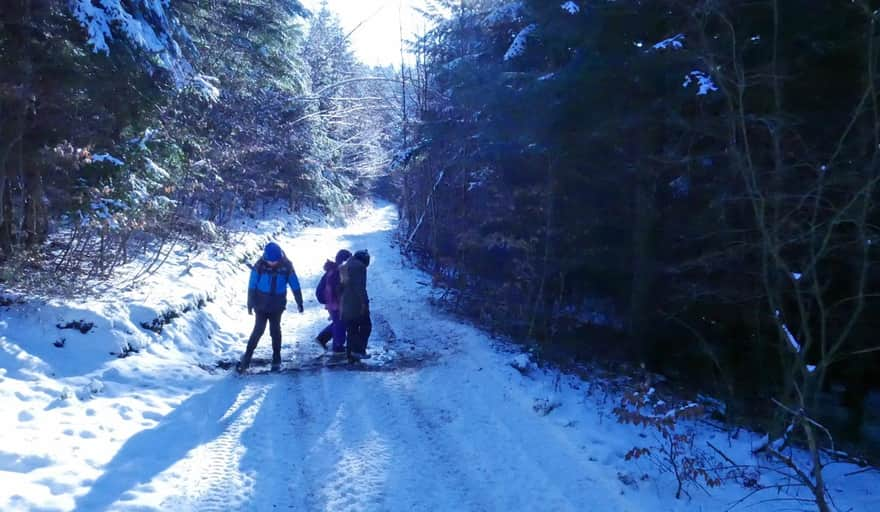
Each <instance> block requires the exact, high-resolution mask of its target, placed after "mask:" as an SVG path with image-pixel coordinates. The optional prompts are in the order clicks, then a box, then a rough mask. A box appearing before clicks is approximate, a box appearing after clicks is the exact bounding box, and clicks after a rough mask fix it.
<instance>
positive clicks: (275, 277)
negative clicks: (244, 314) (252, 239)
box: [247, 258, 303, 313]
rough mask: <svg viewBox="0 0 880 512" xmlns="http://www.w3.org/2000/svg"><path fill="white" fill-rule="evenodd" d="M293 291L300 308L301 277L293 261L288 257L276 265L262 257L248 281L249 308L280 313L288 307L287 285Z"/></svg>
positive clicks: (261, 311)
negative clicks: (298, 275)
mask: <svg viewBox="0 0 880 512" xmlns="http://www.w3.org/2000/svg"><path fill="white" fill-rule="evenodd" d="M288 286H290V289H291V291H293V297H294V298H295V299H296V304H297V306H299V307H300V308H302V305H303V298H302V290H301V289H300V286H299V279H298V278H297V277H296V271H295V270H294V269H293V263H291V262H290V260H288V259H287V258H282V259H281V262H280V263H278V264H277V265H275V266H274V267H272V266H270V265H269V264H268V263H266V260H264V259H263V258H260V259H259V261H257V263H256V264H255V265H254V266H253V268H252V269H251V279H250V282H249V283H248V304H247V305H248V309H251V308H253V309H255V310H256V311H257V312H258V313H278V312H280V311H284V308H286V307H287V287H288Z"/></svg>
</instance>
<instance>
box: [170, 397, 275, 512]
mask: <svg viewBox="0 0 880 512" xmlns="http://www.w3.org/2000/svg"><path fill="white" fill-rule="evenodd" d="M266 391H267V390H266V389H265V387H264V386H259V385H252V384H248V385H245V386H243V388H242V389H241V390H240V392H239V394H238V396H237V398H236V400H235V402H234V403H233V405H232V406H231V407H230V408H229V410H228V411H227V413H226V414H225V415H224V416H223V417H221V418H220V421H221V422H224V421H227V420H228V418H229V417H230V416H231V415H232V413H233V412H234V411H238V410H239V409H240V408H241V407H246V408H245V409H244V410H242V411H241V412H240V414H238V415H237V416H236V417H235V419H233V420H232V421H231V422H229V424H228V425H226V426H225V428H224V429H223V431H222V433H221V434H220V435H219V436H218V437H217V438H216V439H214V440H213V441H211V442H209V443H206V444H203V445H200V446H198V447H197V448H195V449H194V450H193V452H192V454H191V456H190V457H189V458H188V459H187V460H186V461H185V463H184V468H183V470H182V471H180V472H179V474H180V476H181V477H183V478H182V479H183V480H184V481H185V482H186V483H185V484H184V485H183V486H181V487H182V489H183V490H184V491H185V494H184V495H183V497H182V498H176V499H171V500H167V501H166V503H163V505H167V506H168V507H169V508H168V510H172V509H176V510H199V511H204V512H214V511H217V512H223V511H228V510H235V509H238V508H240V507H242V506H243V505H244V504H245V503H247V502H248V501H249V499H250V497H251V494H252V490H253V487H254V480H253V477H252V476H251V475H248V474H246V473H245V474H243V473H241V472H240V471H239V463H240V460H241V458H242V456H243V455H244V449H243V447H242V443H241V439H242V435H243V433H244V432H245V431H246V430H247V429H248V427H249V426H250V424H251V422H252V421H253V418H254V416H256V414H257V413H258V411H259V410H260V407H261V405H262V403H263V401H264V399H265V396H266Z"/></svg>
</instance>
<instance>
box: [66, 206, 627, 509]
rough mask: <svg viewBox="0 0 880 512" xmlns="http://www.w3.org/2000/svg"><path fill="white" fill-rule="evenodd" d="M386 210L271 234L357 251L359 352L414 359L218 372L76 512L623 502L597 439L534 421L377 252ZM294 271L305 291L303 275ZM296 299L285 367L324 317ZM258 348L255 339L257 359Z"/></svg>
mask: <svg viewBox="0 0 880 512" xmlns="http://www.w3.org/2000/svg"><path fill="white" fill-rule="evenodd" d="M393 217H394V209H393V208H391V207H386V208H382V209H378V210H376V211H375V212H374V213H373V215H372V216H370V217H368V218H366V219H362V221H361V222H360V223H358V224H356V225H355V226H353V227H350V228H348V229H346V230H342V231H340V230H334V229H314V230H306V231H305V232H304V233H301V234H300V235H299V236H296V237H294V238H283V239H280V240H279V242H280V243H281V245H282V246H283V247H284V248H285V250H286V251H287V252H288V255H289V257H290V258H291V259H292V260H293V262H294V265H296V266H297V268H304V267H305V264H306V263H307V262H305V261H302V257H301V256H300V255H303V254H314V253H315V251H314V249H311V248H309V246H312V245H314V244H318V245H320V246H326V247H327V248H328V250H327V251H326V256H328V257H329V256H332V254H333V252H335V251H334V250H329V249H331V248H335V247H339V248H341V247H349V248H352V249H359V248H367V249H369V250H370V252H371V254H372V263H371V265H370V268H369V291H370V294H371V310H372V311H373V315H374V317H375V323H376V328H375V329H374V334H373V337H372V340H371V346H370V350H371V351H372V352H373V353H374V354H376V357H377V358H378V359H381V358H382V357H386V358H387V359H388V361H387V363H386V364H389V365H392V366H393V365H394V364H395V363H396V361H395V358H412V357H413V356H411V355H410V354H411V353H418V354H419V359H420V360H424V361H425V363H424V364H422V365H404V366H403V367H402V368H400V369H398V370H395V371H388V372H370V371H357V370H348V369H346V370H341V371H334V370H331V369H327V370H323V371H318V372H295V371H294V372H283V373H280V374H265V375H264V374H260V375H249V376H245V377H242V378H239V377H237V376H234V375H232V373H231V372H230V373H229V374H228V375H227V376H226V377H224V378H222V379H219V380H217V381H216V382H215V383H214V384H213V385H212V386H211V387H209V388H208V389H207V390H205V391H203V392H200V393H197V394H194V395H192V396H191V397H190V398H189V399H188V400H186V401H184V402H183V403H181V404H180V405H179V406H178V407H177V408H176V409H175V410H174V411H173V412H172V413H170V414H168V415H167V416H166V417H164V418H163V419H162V421H161V422H160V424H159V426H157V427H156V428H153V429H148V430H144V431H142V432H140V433H138V434H136V435H135V436H133V437H132V438H131V439H129V440H128V441H127V442H126V443H125V444H124V446H123V447H122V448H121V449H120V451H119V452H118V453H117V454H116V456H115V457H114V459H113V460H111V461H110V462H109V464H108V465H107V466H106V467H105V469H104V475H103V476H102V477H100V478H98V479H97V480H96V481H95V483H94V485H93V486H92V487H91V489H90V490H89V492H88V493H86V494H84V495H83V496H81V497H79V498H78V499H77V500H76V508H77V509H80V510H103V509H115V510H134V509H141V508H142V507H144V506H147V507H156V508H157V509H162V510H205V511H210V510H272V509H294V510H504V509H521V510H538V509H542V510H584V509H585V507H586V508H592V507H597V508H606V507H610V508H613V509H617V510H627V509H629V510H637V509H638V507H637V506H635V505H633V504H631V503H629V502H628V500H627V499H626V497H621V496H620V488H619V487H620V485H619V483H616V476H615V475H616V473H615V471H612V470H611V469H609V468H608V467H607V466H606V465H605V464H604V463H603V462H601V461H590V460H589V455H590V453H589V447H590V445H591V444H592V443H593V442H599V441H598V440H589V439H583V438H580V436H577V435H575V434H576V432H575V431H573V430H571V429H566V428H565V427H564V426H560V425H558V424H556V423H554V422H553V421H552V420H548V418H546V417H543V416H540V415H538V414H536V413H535V411H534V410H533V397H530V396H520V394H519V391H518V390H517V389H516V386H515V385H514V382H515V381H517V380H520V379H521V378H522V377H521V375H520V374H519V373H518V372H517V371H516V370H514V369H513V368H512V367H510V366H507V365H505V362H506V360H508V359H510V356H509V355H503V354H498V353H496V352H495V351H493V349H492V348H491V346H490V345H489V340H488V339H487V338H486V337H485V336H484V335H482V334H480V333H479V332H478V331H476V330H475V329H474V328H472V327H469V326H466V325H463V324H460V323H458V322H456V321H455V320H453V319H450V318H447V317H445V316H444V315H442V314H440V313H438V312H436V311H432V309H431V307H430V306H429V305H428V290H427V288H426V287H425V285H424V284H420V283H419V281H421V282H423V283H424V282H425V277H424V276H422V275H420V274H418V273H416V272H414V271H412V270H411V269H407V268H406V266H405V265H404V264H403V262H402V261H401V257H400V255H399V252H398V251H397V249H395V248H394V247H391V245H390V243H391V235H392V233H393V221H392V219H393ZM340 234H341V235H342V236H341V237H340V238H338V239H337V237H338V236H339V235H340ZM327 237H330V238H332V240H331V241H329V242H328V241H327V240H326V238H327ZM322 238H323V239H322ZM309 263H311V264H313V266H316V265H314V264H315V263H316V262H309ZM300 277H301V280H302V281H303V284H304V288H305V287H307V286H310V285H313V284H314V283H313V282H314V281H316V279H315V278H316V275H301V276H300ZM305 296H306V297H307V299H310V300H308V302H307V307H308V308H310V309H311V313H312V314H310V315H308V316H306V315H302V316H301V315H298V314H296V313H290V312H288V313H286V314H285V316H284V319H283V327H284V340H285V348H284V359H285V365H286V366H287V365H291V366H295V364H296V363H295V362H296V361H308V360H309V359H310V358H313V357H314V356H315V355H317V354H318V353H319V352H320V348H319V347H318V346H317V345H315V344H314V343H313V342H312V341H311V339H312V338H313V337H314V335H315V334H316V333H317V331H318V330H319V329H320V327H321V326H322V323H323V320H324V317H325V315H324V314H323V313H321V312H320V311H319V305H318V304H317V303H316V302H315V301H314V300H313V299H312V297H313V294H312V293H311V290H308V289H307V290H305ZM242 300H243V299H242ZM239 330H245V331H246V328H245V326H242V327H241V328H240V329H239ZM389 337H390V338H393V341H392V342H389V341H388V338H389ZM240 348H241V349H243V348H244V340H242V344H241V346H240ZM387 352H391V353H392V354H393V355H392V356H387ZM269 353H270V344H269V340H268V333H267V336H266V337H265V339H263V340H262V341H261V343H260V346H259V347H258V349H257V352H256V357H257V358H259V357H261V356H262V357H263V358H268V357H269ZM292 361H293V363H292ZM169 441H172V442H169ZM585 442H586V443H587V444H584V443H585ZM613 462H615V463H616V462H617V461H613ZM585 487H592V488H593V491H592V492H591V493H589V494H591V495H593V497H592V498H589V497H588V495H585V493H584V489H585Z"/></svg>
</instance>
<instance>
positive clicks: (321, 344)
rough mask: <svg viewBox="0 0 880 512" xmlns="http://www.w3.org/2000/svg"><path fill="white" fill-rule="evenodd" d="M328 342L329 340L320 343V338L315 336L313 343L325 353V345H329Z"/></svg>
mask: <svg viewBox="0 0 880 512" xmlns="http://www.w3.org/2000/svg"><path fill="white" fill-rule="evenodd" d="M329 342H330V340H323V341H322V340H321V337H320V336H315V343H317V344H318V345H320V346H321V348H322V349H323V350H325V351H326V350H327V343H329Z"/></svg>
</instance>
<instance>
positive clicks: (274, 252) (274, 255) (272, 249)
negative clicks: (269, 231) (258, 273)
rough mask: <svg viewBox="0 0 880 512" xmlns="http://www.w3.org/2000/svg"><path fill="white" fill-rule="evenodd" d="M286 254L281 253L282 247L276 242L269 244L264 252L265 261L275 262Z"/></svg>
mask: <svg viewBox="0 0 880 512" xmlns="http://www.w3.org/2000/svg"><path fill="white" fill-rule="evenodd" d="M283 255H284V253H283V252H282V251H281V247H280V246H279V245H278V244H276V243H275V242H269V243H268V244H266V249H265V250H264V251H263V259H264V260H266V261H268V262H275V261H278V260H280V259H281V257H282V256H283Z"/></svg>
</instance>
